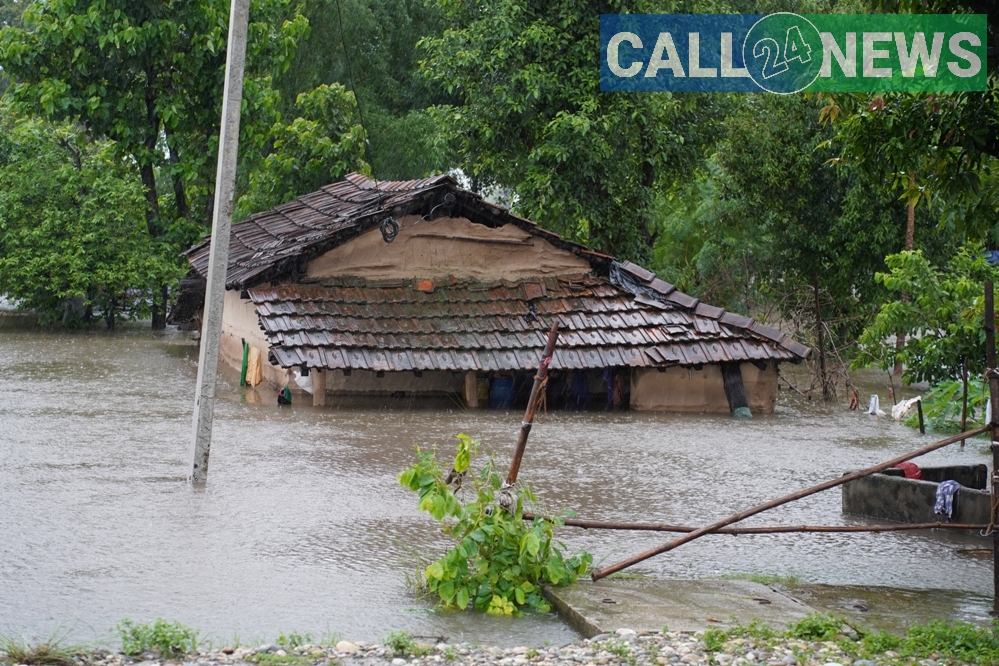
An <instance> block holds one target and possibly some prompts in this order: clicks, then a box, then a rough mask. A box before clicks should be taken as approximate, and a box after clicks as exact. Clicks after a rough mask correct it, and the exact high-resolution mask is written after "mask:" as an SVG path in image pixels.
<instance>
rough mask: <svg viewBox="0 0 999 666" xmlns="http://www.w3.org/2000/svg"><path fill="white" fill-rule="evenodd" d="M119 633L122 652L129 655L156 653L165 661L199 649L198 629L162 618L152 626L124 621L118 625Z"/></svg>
mask: <svg viewBox="0 0 999 666" xmlns="http://www.w3.org/2000/svg"><path fill="white" fill-rule="evenodd" d="M118 633H120V634H121V651H122V652H123V653H124V654H127V655H137V654H142V653H143V652H154V653H158V654H159V655H160V656H162V657H163V658H165V659H176V658H178V657H183V656H184V655H186V654H187V653H189V652H194V651H195V650H197V649H198V630H197V629H192V628H191V627H188V626H185V625H183V624H181V623H180V622H167V621H166V620H164V619H162V618H157V619H156V621H155V622H153V623H152V624H138V623H136V622H132V621H131V620H128V619H125V620H122V621H121V622H119V623H118Z"/></svg>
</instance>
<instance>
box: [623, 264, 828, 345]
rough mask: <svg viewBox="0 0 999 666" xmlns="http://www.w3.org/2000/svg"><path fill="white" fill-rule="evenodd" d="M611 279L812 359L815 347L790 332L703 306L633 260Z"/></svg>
mask: <svg viewBox="0 0 999 666" xmlns="http://www.w3.org/2000/svg"><path fill="white" fill-rule="evenodd" d="M608 277H609V279H610V281H611V283H612V284H614V285H616V286H618V287H621V288H622V289H625V290H626V291H629V292H631V293H632V294H634V295H635V296H636V297H644V298H646V299H649V298H651V299H652V300H655V301H659V302H660V303H664V304H665V303H669V304H671V305H673V306H677V307H679V308H681V309H683V310H689V311H691V312H693V313H694V314H697V315H699V316H702V317H706V318H708V319H714V320H716V321H721V322H722V323H724V324H727V325H729V326H734V327H736V328H741V329H743V330H745V331H748V332H750V333H753V334H755V335H758V336H759V337H761V338H765V339H767V340H769V341H771V342H772V343H774V344H775V345H777V346H778V347H781V348H783V349H784V350H786V351H788V352H789V353H791V354H794V355H795V356H796V357H798V362H800V361H803V360H805V359H806V358H808V355H809V354H810V353H811V351H812V350H811V348H809V347H806V346H805V345H803V344H801V343H800V342H797V341H795V340H793V339H792V338H791V336H789V335H787V334H786V333H783V332H781V331H778V330H777V329H775V328H771V327H770V326H767V325H765V324H762V323H760V322H758V321H756V320H755V319H753V318H751V317H746V316H744V315H740V314H737V313H734V312H726V311H725V309H724V308H719V307H717V306H714V305H708V304H707V303H701V302H700V301H699V300H698V299H696V298H694V297H693V296H689V295H687V294H685V293H683V292H682V291H680V290H678V289H677V288H676V287H675V286H674V285H671V284H669V283H668V282H665V281H663V280H660V279H659V278H657V277H656V274H655V273H653V272H652V271H650V270H648V269H646V268H643V267H642V266H639V265H638V264H635V263H632V262H630V261H625V262H623V263H619V262H617V261H612V262H611V265H610V272H609V275H608Z"/></svg>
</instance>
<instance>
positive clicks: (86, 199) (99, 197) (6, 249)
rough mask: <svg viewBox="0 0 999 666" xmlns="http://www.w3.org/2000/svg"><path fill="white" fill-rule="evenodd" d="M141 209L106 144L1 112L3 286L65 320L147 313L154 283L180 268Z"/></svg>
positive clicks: (136, 191) (139, 194)
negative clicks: (155, 239) (152, 234)
mask: <svg viewBox="0 0 999 666" xmlns="http://www.w3.org/2000/svg"><path fill="white" fill-rule="evenodd" d="M0 109H2V107H0ZM144 206H145V199H144V196H143V191H142V184H141V183H140V182H139V180H138V179H137V178H136V175H135V172H134V171H133V170H132V169H131V168H130V165H128V164H127V163H125V162H124V161H123V160H122V159H121V158H120V156H119V155H118V154H117V152H116V151H115V149H114V146H113V145H111V144H110V143H108V142H106V141H92V140H90V139H89V138H88V136H87V135H86V133H85V132H83V131H81V130H80V129H79V128H77V127H73V126H69V125H51V124H48V123H45V122H42V121H39V120H35V119H17V118H15V117H14V116H12V115H10V114H4V115H0V293H6V294H8V295H9V296H11V297H13V298H14V299H16V300H18V301H20V303H21V305H22V306H25V307H30V308H37V309H39V310H42V311H43V312H45V313H47V314H48V315H49V317H56V316H59V317H61V318H62V319H63V321H64V323H67V324H77V323H89V320H90V318H91V317H93V316H95V315H99V316H102V317H104V319H105V321H106V322H107V325H108V327H109V328H114V326H115V322H116V319H117V318H118V317H119V316H121V315H124V316H126V317H130V318H131V317H137V316H144V315H148V313H149V299H150V297H151V295H152V293H153V290H154V289H155V288H156V287H157V286H158V285H159V284H162V283H163V282H164V281H172V280H174V279H177V278H178V277H179V274H178V270H177V268H176V263H175V261H174V260H173V257H164V256H163V253H162V249H163V246H157V245H156V244H154V243H153V241H152V239H151V238H150V236H149V233H148V230H147V228H146V225H145V222H144V215H143V209H144Z"/></svg>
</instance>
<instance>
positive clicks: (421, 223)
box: [308, 215, 592, 280]
mask: <svg viewBox="0 0 999 666" xmlns="http://www.w3.org/2000/svg"><path fill="white" fill-rule="evenodd" d="M398 222H399V227H400V230H399V235H398V236H396V238H395V240H394V241H392V242H391V243H386V242H385V241H384V239H383V238H382V234H381V231H380V230H379V229H377V228H376V229H373V230H372V231H369V232H367V233H365V234H363V235H361V236H358V237H357V238H355V239H354V240H351V241H348V242H346V243H344V244H343V245H341V246H339V247H337V248H334V249H332V250H330V251H329V252H327V253H326V254H324V255H322V256H321V257H317V258H316V259H314V260H313V261H312V262H310V263H309V271H308V276H309V277H313V278H323V277H332V276H337V275H352V276H357V277H364V278H370V279H391V278H408V279H412V278H420V279H423V278H433V277H441V276H448V275H453V276H455V277H457V278H467V279H474V280H497V279H500V278H503V279H506V280H520V279H524V278H530V277H544V276H550V275H579V274H582V273H589V272H590V271H591V270H592V267H591V266H590V263H589V262H588V261H586V260H585V259H581V258H580V257H577V256H576V255H574V254H572V253H571V252H567V251H565V250H560V249H559V248H557V247H555V246H554V245H552V244H551V243H549V242H548V241H546V240H543V239H541V238H538V237H536V236H532V235H531V234H529V233H527V232H526V231H523V230H522V229H520V228H518V227H516V226H514V225H512V224H507V225H504V226H502V227H498V228H496V229H491V228H489V227H487V226H484V225H481V224H475V223H473V222H470V221H468V220H467V219H465V218H463V217H456V218H451V217H442V218H438V219H436V220H433V221H430V222H427V221H425V220H423V219H422V218H420V217H419V216H416V215H410V216H407V217H403V218H401V219H400V220H398Z"/></svg>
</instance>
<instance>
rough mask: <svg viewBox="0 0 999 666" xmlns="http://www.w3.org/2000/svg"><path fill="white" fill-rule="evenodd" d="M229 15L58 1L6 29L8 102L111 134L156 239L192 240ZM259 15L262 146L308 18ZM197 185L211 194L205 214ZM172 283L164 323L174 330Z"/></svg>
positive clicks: (208, 8)
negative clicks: (163, 202) (165, 199)
mask: <svg viewBox="0 0 999 666" xmlns="http://www.w3.org/2000/svg"><path fill="white" fill-rule="evenodd" d="M228 10H229V3H228V2H225V0H198V1H195V0H142V1H140V2H134V1H131V0H129V1H126V0H48V1H46V2H35V3H32V4H31V5H29V6H28V7H27V8H26V9H25V11H24V14H23V21H24V27H23V28H17V27H13V26H8V27H5V28H3V30H0V66H2V67H3V68H4V70H5V72H6V73H7V74H8V75H9V76H10V77H11V78H12V79H13V84H12V85H11V86H10V88H9V89H8V91H7V97H9V98H10V99H11V100H12V101H13V102H14V103H15V104H16V105H17V106H18V108H19V109H20V110H22V111H24V112H27V113H34V114H38V115H39V116H41V117H44V118H46V119H49V120H53V121H64V122H79V123H82V124H83V125H84V126H85V127H86V129H87V131H88V132H89V133H91V134H92V135H93V136H95V137H102V138H107V139H110V140H112V141H113V142H114V143H113V144H111V145H112V147H113V148H114V149H116V150H118V151H119V152H120V154H121V155H122V156H123V157H124V156H127V157H128V158H129V159H130V160H131V161H132V163H133V164H135V165H136V168H137V171H138V174H139V177H140V179H141V181H142V184H143V188H144V193H145V198H146V207H145V218H146V224H147V227H148V232H149V235H150V237H152V238H153V239H156V240H157V242H165V243H167V244H171V245H173V244H180V245H182V246H184V245H188V244H189V243H190V242H192V241H193V240H195V239H196V238H197V236H198V233H199V230H200V227H201V224H199V223H208V222H209V221H210V219H211V216H212V210H211V209H212V205H211V204H212V202H213V187H214V184H213V181H214V170H215V160H216V154H217V149H218V132H219V129H218V128H219V117H220V109H221V100H222V90H223V84H224V71H225V53H226V38H227V32H228V17H229V11H228ZM251 16H252V18H253V20H252V23H251V25H250V29H249V35H250V41H249V45H248V48H247V58H248V68H247V78H246V82H245V86H244V96H245V101H244V109H245V117H244V121H243V123H242V126H241V134H242V138H243V141H244V145H245V147H246V148H248V149H250V150H251V151H252V149H253V148H254V147H262V146H263V145H264V144H265V143H266V141H267V138H268V131H269V129H270V127H271V125H272V124H273V122H274V120H275V118H276V116H275V114H276V110H275V106H276V103H277V100H278V94H277V93H276V92H275V91H274V90H272V88H271V87H270V81H271V77H272V76H273V75H276V74H278V73H280V72H281V71H283V70H284V69H285V68H286V67H287V66H288V64H289V63H290V61H291V57H292V56H293V55H294V50H295V47H296V44H297V41H298V40H299V39H301V38H302V37H303V36H304V35H305V34H307V31H308V24H307V21H306V20H305V18H304V17H302V16H301V15H298V14H296V13H295V12H294V11H293V9H292V4H291V0H257V1H255V2H253V3H252V6H251ZM158 176H163V177H162V178H159V180H158ZM162 180H168V181H170V184H172V195H173V196H172V201H171V205H170V207H169V208H170V212H171V213H172V215H166V216H165V215H163V214H161V213H162V211H161V206H160V198H161V194H162V193H163V192H162V191H161V190H166V189H167V188H163V187H161V185H162V184H163V183H162V182H160V181H162ZM189 189H194V190H195V191H199V192H200V193H202V194H203V195H204V197H203V201H204V206H203V208H200V210H199V211H198V212H192V210H191V206H190V204H189V195H188V191H189ZM167 288H168V285H166V284H163V285H161V286H160V289H159V293H160V296H159V302H158V304H157V305H155V306H154V310H153V327H154V328H159V327H162V326H164V325H165V312H166V301H167V296H168V292H167Z"/></svg>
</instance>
